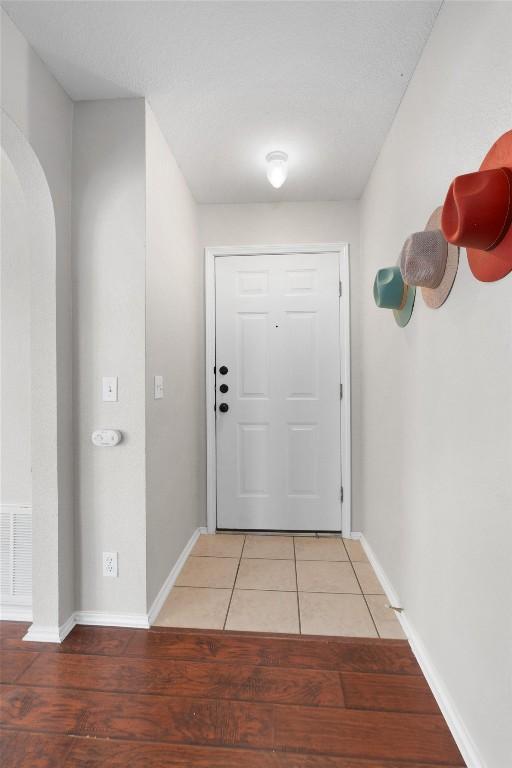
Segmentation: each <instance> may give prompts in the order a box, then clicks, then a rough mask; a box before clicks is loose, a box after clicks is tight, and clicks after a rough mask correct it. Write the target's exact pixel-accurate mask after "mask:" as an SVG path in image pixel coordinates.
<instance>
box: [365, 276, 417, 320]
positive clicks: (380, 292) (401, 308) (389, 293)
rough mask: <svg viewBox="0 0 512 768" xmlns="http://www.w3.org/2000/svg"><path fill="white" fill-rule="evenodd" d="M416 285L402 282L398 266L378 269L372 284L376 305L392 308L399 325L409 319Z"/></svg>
mask: <svg viewBox="0 0 512 768" xmlns="http://www.w3.org/2000/svg"><path fill="white" fill-rule="evenodd" d="M415 296H416V286H414V285H407V283H404V281H403V278H402V273H401V272H400V267H399V266H395V267H384V269H379V271H378V272H377V274H376V276H375V282H374V284H373V298H374V299H375V303H376V305H377V306H378V307H383V308H384V309H392V310H393V314H394V316H395V320H396V322H397V323H398V325H399V326H400V327H402V328H403V327H404V325H407V323H408V322H409V320H410V319H411V315H412V309H413V307H414V299H415Z"/></svg>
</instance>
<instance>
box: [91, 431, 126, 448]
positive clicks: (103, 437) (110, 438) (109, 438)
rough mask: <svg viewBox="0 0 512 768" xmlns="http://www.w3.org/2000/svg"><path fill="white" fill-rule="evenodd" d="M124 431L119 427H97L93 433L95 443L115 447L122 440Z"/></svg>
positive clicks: (105, 446)
mask: <svg viewBox="0 0 512 768" xmlns="http://www.w3.org/2000/svg"><path fill="white" fill-rule="evenodd" d="M122 436H123V435H122V432H120V431H119V430H118V429H96V430H95V431H94V432H93V433H92V442H93V445H99V446H102V447H104V448H113V447H114V445H117V444H118V443H120V442H121V438H122Z"/></svg>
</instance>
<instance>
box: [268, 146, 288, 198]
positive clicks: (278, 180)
mask: <svg viewBox="0 0 512 768" xmlns="http://www.w3.org/2000/svg"><path fill="white" fill-rule="evenodd" d="M265 160H266V161H267V179H268V180H269V181H270V183H271V184H272V186H273V187H275V188H276V189H279V187H282V186H283V184H284V182H285V181H286V177H287V176H288V155H287V154H286V152H281V151H279V150H276V151H274V152H269V153H268V155H267V156H266V158H265Z"/></svg>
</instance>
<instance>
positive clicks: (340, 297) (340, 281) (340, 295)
mask: <svg viewBox="0 0 512 768" xmlns="http://www.w3.org/2000/svg"><path fill="white" fill-rule="evenodd" d="M341 293H342V288H341V280H340V298H341Z"/></svg>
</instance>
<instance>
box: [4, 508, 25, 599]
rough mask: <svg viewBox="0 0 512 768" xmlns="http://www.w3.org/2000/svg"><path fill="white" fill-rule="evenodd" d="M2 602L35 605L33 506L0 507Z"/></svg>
mask: <svg viewBox="0 0 512 768" xmlns="http://www.w3.org/2000/svg"><path fill="white" fill-rule="evenodd" d="M0 555H1V557H0V559H1V563H0V592H1V595H0V602H2V603H3V604H11V605H12V604H14V605H31V604H32V507H26V506H17V505H15V504H2V507H1V509H0Z"/></svg>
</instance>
